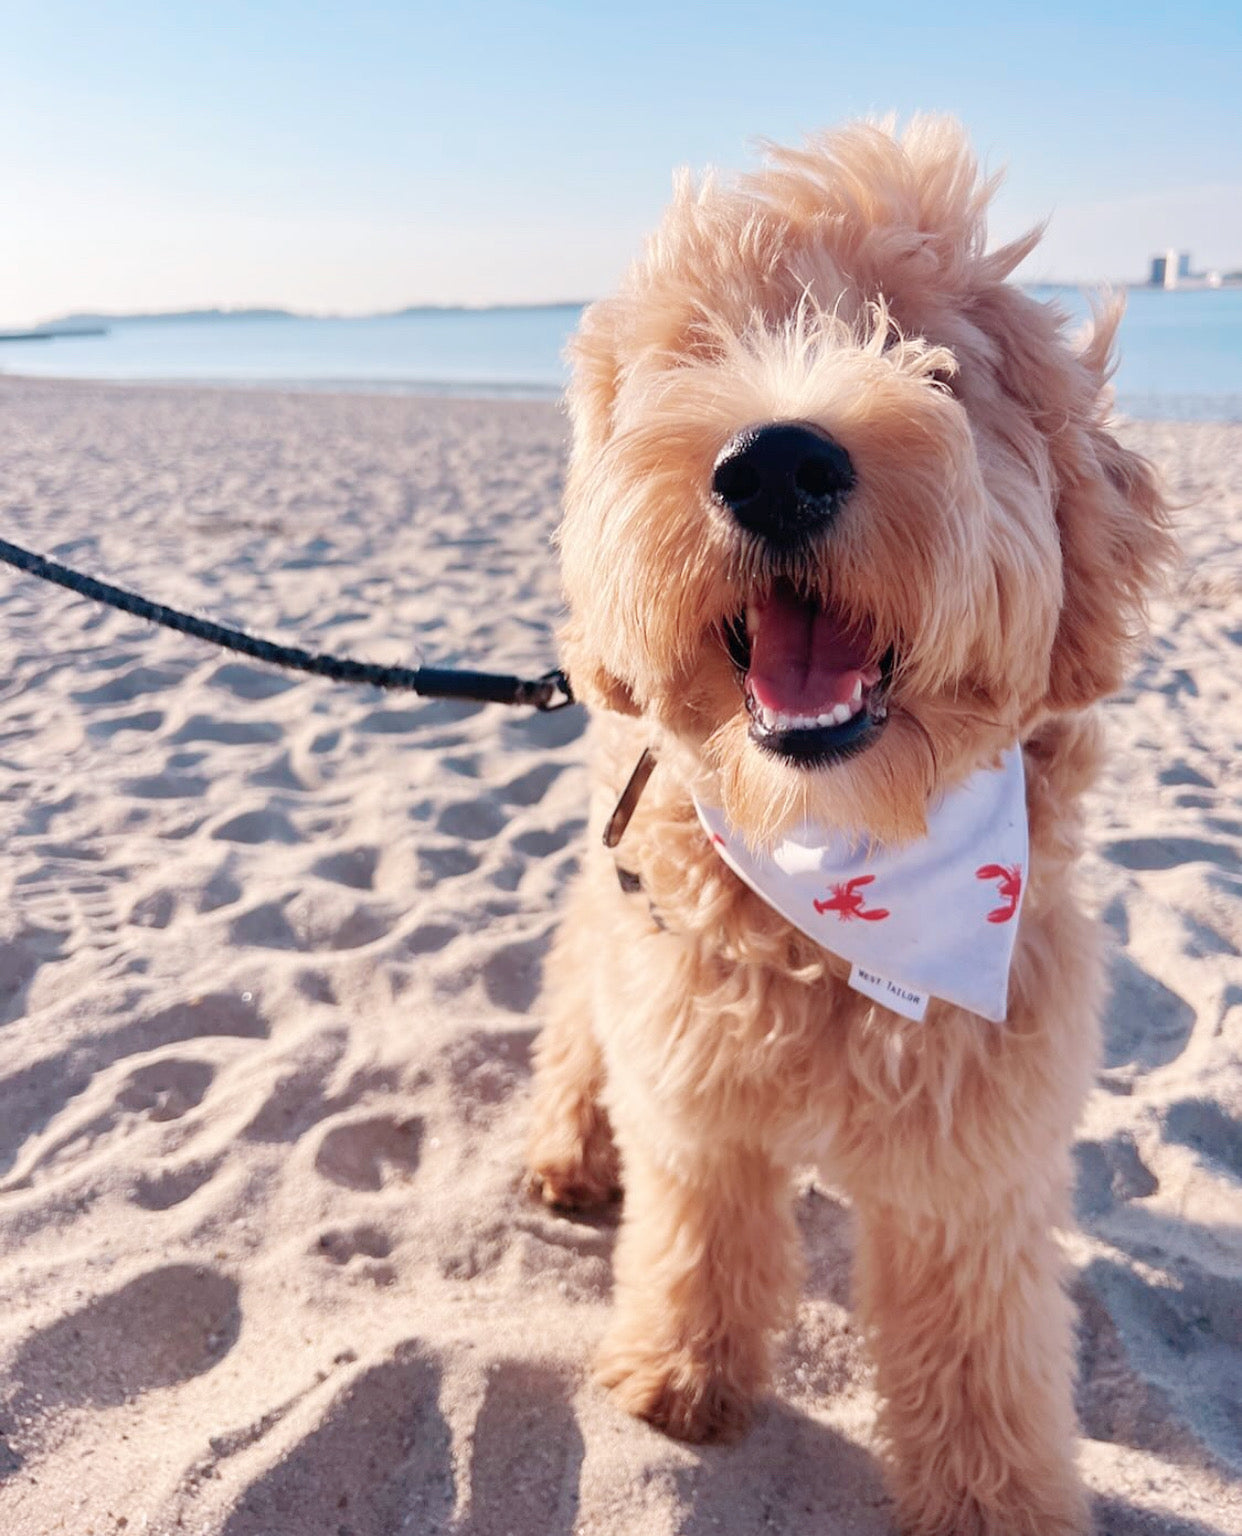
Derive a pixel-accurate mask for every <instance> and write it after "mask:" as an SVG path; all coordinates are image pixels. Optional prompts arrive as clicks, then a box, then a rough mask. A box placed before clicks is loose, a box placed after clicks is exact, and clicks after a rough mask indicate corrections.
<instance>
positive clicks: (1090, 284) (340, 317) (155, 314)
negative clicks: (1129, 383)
mask: <svg viewBox="0 0 1242 1536" xmlns="http://www.w3.org/2000/svg"><path fill="white" fill-rule="evenodd" d="M1018 286H1019V287H1021V288H1026V289H1029V290H1032V291H1041V292H1075V293H1082V292H1090V291H1092V290H1097V291H1098V290H1100V289H1113V290H1115V291H1118V292H1123V293H1171V294H1172V293H1216V292H1221V293H1227V292H1236V291H1237V290H1238V289H1242V277H1234V276H1233V275H1232V274H1231V275H1230V276H1228V277H1224V278H1222V279H1221V281H1220V282H1219V283H1205V282H1190V281H1182V282H1180V283H1178V284H1177V285H1176V286H1175V287H1173V288H1163V287H1160V286H1158V285H1153V284H1151V283H1149V282H1147V281H1145V280H1144V281H1141V282H1121V281H1118V280H1116V279H1108V278H1081V279H1078V280H1070V279H1064V278H1056V279H1047V280H1044V281H1040V282H1028V283H1020V284H1019V285H1018ZM593 302H594V300H592V299H557V300H555V301H552V302H548V303H533V304H407V305H405V306H404V307H403V308H401V309H384V310H368V311H366V312H364V313H361V314H346V313H343V312H340V311H331V312H327V313H317V312H315V311H311V310H296V309H284V308H280V307H261V306H252V307H244V308H237V309H233V308H221V307H205V308H202V309H173V310H138V311H135V312H133V313H120V312H118V313H111V312H106V311H103V310H100V311H93V310H92V311H85V310H83V311H74V312H73V313H72V314H67V315H57V316H55V317H54V318H52V319H49V320H41V321H38V322H36V323H35V324H34V325H31V326H16V325H15V326H13V327H12V329H13V330H19V329H20V330H23V331H26V332H38V333H41V334H44V335H56V334H60V333H61V332H64V331H66V330H68V329H70V328H74V329H77V328H81V327H99V326H110V325H194V324H200V323H216V322H219V321H222V320H236V321H247V320H325V321H357V320H399V319H401V318H402V317H403V316H406V315H409V316H416V315H503V314H552V313H556V312H559V311H568V310H583V309H585V308H586V307H587V306H588V305H589V304H592V303H593Z"/></svg>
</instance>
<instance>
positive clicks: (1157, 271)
mask: <svg viewBox="0 0 1242 1536" xmlns="http://www.w3.org/2000/svg"><path fill="white" fill-rule="evenodd" d="M1201 278H1202V273H1198V272H1192V271H1191V270H1190V252H1189V251H1162V252H1161V253H1160V255H1159V256H1153V257H1152V259H1151V276H1150V277H1149V278H1148V279H1147V285H1148V287H1149V288H1176V287H1177V285H1178V284H1179V283H1184V282H1194V281H1196V280H1197V279H1201Z"/></svg>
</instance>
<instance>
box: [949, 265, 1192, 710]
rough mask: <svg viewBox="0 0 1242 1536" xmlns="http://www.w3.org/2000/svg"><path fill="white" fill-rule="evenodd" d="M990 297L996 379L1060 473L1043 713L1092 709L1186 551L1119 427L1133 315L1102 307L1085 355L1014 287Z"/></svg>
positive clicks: (980, 314) (986, 321)
mask: <svg viewBox="0 0 1242 1536" xmlns="http://www.w3.org/2000/svg"><path fill="white" fill-rule="evenodd" d="M1002 255H1003V253H1002ZM992 259H993V260H995V259H996V258H992ZM980 298H981V302H980V304H979V308H978V310H977V311H976V314H975V316H974V318H975V319H976V320H977V321H978V322H979V323H981V324H982V328H983V329H984V330H985V332H986V333H987V335H988V337H989V339H990V340H991V342H992V343H993V344H994V345H996V347H997V354H996V361H995V365H994V366H995V371H996V377H997V382H998V383H999V385H1000V388H1001V391H1002V392H1003V394H1004V396H1006V397H1007V398H1008V400H1009V402H1010V403H1011V405H1012V404H1017V405H1019V406H1021V407H1022V408H1023V409H1024V411H1025V412H1026V413H1027V415H1028V417H1029V419H1030V421H1031V423H1032V425H1033V426H1034V427H1035V429H1036V431H1037V432H1038V434H1039V436H1040V438H1042V440H1043V442H1044V444H1045V445H1046V449H1047V454H1048V463H1049V468H1050V471H1051V478H1052V487H1051V489H1052V495H1053V505H1054V511H1055V516H1056V523H1057V533H1058V536H1059V539H1060V545H1061V572H1062V601H1061V612H1060V618H1059V621H1058V624H1057V629H1056V634H1055V638H1054V640H1053V646H1052V657H1051V667H1050V673H1049V681H1048V692H1047V696H1046V698H1045V700H1044V707H1045V708H1046V709H1048V710H1049V711H1050V712H1052V713H1061V712H1063V711H1066V710H1075V709H1084V708H1086V706H1087V705H1089V704H1092V703H1094V702H1095V701H1096V700H1097V699H1101V698H1104V697H1105V696H1106V695H1108V694H1110V693H1115V692H1116V691H1117V689H1118V688H1120V686H1121V684H1122V681H1123V679H1124V675H1125V668H1126V666H1127V664H1128V662H1129V659H1130V656H1131V653H1132V651H1133V647H1134V643H1135V641H1136V640H1137V639H1138V638H1139V636H1140V635H1141V634H1142V631H1143V620H1144V610H1145V607H1146V602H1147V599H1148V597H1149V596H1150V595H1151V594H1152V593H1153V591H1154V590H1155V589H1156V588H1157V587H1158V585H1159V584H1160V581H1161V579H1162V577H1163V575H1164V573H1165V571H1166V570H1167V568H1168V567H1169V566H1171V565H1172V563H1173V560H1174V557H1175V549H1176V546H1175V544H1174V542H1173V539H1172V537H1171V535H1170V533H1169V519H1168V507H1167V504H1166V501H1165V497H1164V494H1163V491H1162V489H1161V486H1160V482H1159V479H1158V477H1157V475H1156V472H1155V470H1154V469H1153V468H1152V466H1151V465H1150V464H1149V463H1148V462H1147V460H1146V459H1144V458H1143V457H1142V456H1141V455H1140V454H1137V453H1135V452H1133V450H1131V449H1129V448H1127V447H1125V446H1124V445H1123V444H1122V443H1120V442H1119V441H1118V440H1117V438H1116V436H1115V435H1114V433H1113V430H1112V429H1111V427H1110V426H1109V424H1108V416H1109V409H1110V396H1109V391H1108V380H1109V376H1110V374H1111V372H1112V348H1113V341H1114V338H1115V336H1116V332H1117V327H1118V325H1119V324H1120V321H1121V316H1122V312H1123V306H1122V305H1121V304H1120V303H1113V304H1110V305H1109V306H1108V307H1106V308H1105V309H1103V310H1101V311H1100V312H1099V313H1098V314H1097V315H1096V317H1095V324H1094V329H1093V331H1092V333H1091V335H1090V338H1089V339H1088V340H1087V342H1086V344H1085V345H1084V346H1082V347H1081V348H1080V349H1078V350H1075V349H1074V348H1072V347H1071V346H1070V345H1069V344H1067V342H1066V341H1065V339H1064V337H1063V336H1062V334H1061V330H1060V326H1059V324H1058V320H1057V317H1056V315H1055V313H1054V312H1052V311H1051V310H1050V309H1049V307H1048V306H1047V305H1044V304H1040V303H1037V302H1036V301H1035V300H1033V299H1031V298H1029V297H1027V296H1026V295H1025V294H1022V293H1020V292H1018V291H1017V290H1016V289H1013V288H1011V287H1008V286H1007V285H1006V286H1003V287H1002V286H997V287H993V288H991V290H990V292H989V293H987V294H986V296H983V295H981V296H980Z"/></svg>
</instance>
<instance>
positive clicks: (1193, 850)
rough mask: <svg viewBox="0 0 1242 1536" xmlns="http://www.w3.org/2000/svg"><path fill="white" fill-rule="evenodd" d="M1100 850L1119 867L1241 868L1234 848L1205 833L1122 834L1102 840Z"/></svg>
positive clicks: (1239, 857) (1232, 869)
mask: <svg viewBox="0 0 1242 1536" xmlns="http://www.w3.org/2000/svg"><path fill="white" fill-rule="evenodd" d="M1100 852H1101V853H1102V854H1103V855H1104V857H1105V858H1106V859H1111V860H1112V862H1113V863H1114V864H1120V865H1121V867H1122V868H1123V869H1134V870H1147V869H1175V868H1176V867H1177V866H1178V865H1179V864H1199V863H1205V864H1215V865H1217V867H1218V868H1220V869H1226V870H1230V871H1236V870H1238V869H1239V868H1242V856H1240V855H1239V853H1238V850H1237V849H1236V848H1234V847H1232V846H1231V845H1230V844H1229V843H1214V842H1212V841H1210V839H1208V838H1205V837H1123V838H1119V839H1118V840H1117V841H1116V842H1112V843H1105V844H1104V846H1103V848H1102V849H1101V850H1100Z"/></svg>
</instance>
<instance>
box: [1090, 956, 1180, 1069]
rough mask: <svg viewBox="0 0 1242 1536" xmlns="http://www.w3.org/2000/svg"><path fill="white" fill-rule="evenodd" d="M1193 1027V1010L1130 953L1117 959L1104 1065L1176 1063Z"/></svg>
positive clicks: (1106, 1025)
mask: <svg viewBox="0 0 1242 1536" xmlns="http://www.w3.org/2000/svg"><path fill="white" fill-rule="evenodd" d="M1194 1026H1195V1011H1194V1009H1193V1008H1192V1007H1191V1006H1190V1004H1189V1003H1188V1002H1187V1001H1186V999H1185V998H1184V997H1179V996H1178V994H1177V993H1176V992H1173V991H1171V990H1170V989H1169V988H1168V987H1166V986H1165V985H1164V983H1163V982H1160V981H1157V980H1156V978H1155V977H1154V976H1151V975H1149V974H1148V972H1146V971H1145V970H1143V969H1142V967H1141V966H1139V965H1138V964H1136V962H1135V961H1134V960H1132V959H1131V958H1130V956H1129V955H1126V954H1117V955H1115V956H1114V957H1113V968H1112V989H1111V993H1110V996H1109V1000H1108V1006H1107V1010H1106V1012H1105V1016H1104V1064H1105V1066H1106V1067H1124V1066H1131V1065H1132V1066H1135V1067H1137V1068H1138V1069H1139V1070H1140V1071H1143V1072H1150V1071H1152V1070H1153V1069H1154V1068H1156V1067H1163V1066H1167V1065H1168V1063H1169V1062H1171V1061H1176V1060H1177V1058H1178V1057H1179V1056H1180V1055H1181V1053H1182V1051H1183V1050H1184V1049H1185V1047H1186V1043H1187V1041H1188V1040H1189V1039H1190V1035H1191V1031H1192V1030H1193V1029H1194Z"/></svg>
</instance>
